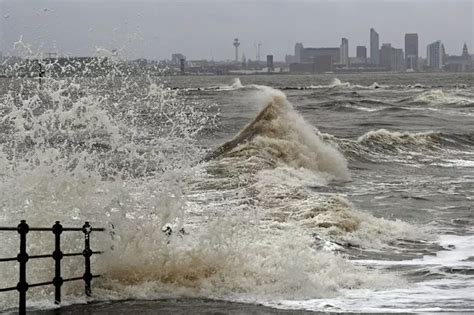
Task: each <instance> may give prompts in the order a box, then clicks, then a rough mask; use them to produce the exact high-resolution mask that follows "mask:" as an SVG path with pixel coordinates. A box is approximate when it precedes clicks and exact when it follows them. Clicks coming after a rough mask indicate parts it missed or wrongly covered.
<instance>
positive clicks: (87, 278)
mask: <svg viewBox="0 0 474 315" xmlns="http://www.w3.org/2000/svg"><path fill="white" fill-rule="evenodd" d="M82 232H83V233H84V250H83V252H82V255H83V256H84V263H85V268H84V275H83V277H82V278H83V279H84V283H85V291H86V295H87V296H91V281H92V273H91V256H92V250H91V247H90V234H91V232H92V227H91V225H90V224H89V222H87V221H86V222H85V224H84V225H83V226H82Z"/></svg>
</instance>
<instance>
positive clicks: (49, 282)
mask: <svg viewBox="0 0 474 315" xmlns="http://www.w3.org/2000/svg"><path fill="white" fill-rule="evenodd" d="M92 278H100V275H92ZM83 279H84V278H83V277H82V276H81V277H74V278H67V279H63V282H70V281H77V280H83ZM51 284H53V281H46V282H38V283H33V284H30V285H28V287H29V288H34V287H40V286H43V285H51ZM14 290H17V287H9V288H0V292H7V291H14Z"/></svg>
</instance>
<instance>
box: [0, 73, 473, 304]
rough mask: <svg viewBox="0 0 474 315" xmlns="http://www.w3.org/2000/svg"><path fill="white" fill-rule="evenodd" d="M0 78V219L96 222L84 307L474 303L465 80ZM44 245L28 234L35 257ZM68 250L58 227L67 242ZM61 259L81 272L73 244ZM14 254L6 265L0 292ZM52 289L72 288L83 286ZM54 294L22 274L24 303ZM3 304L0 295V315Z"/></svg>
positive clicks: (49, 271)
mask: <svg viewBox="0 0 474 315" xmlns="http://www.w3.org/2000/svg"><path fill="white" fill-rule="evenodd" d="M0 89H1V90H0V131H1V133H0V225H1V226H8V225H10V226H16V225H17V224H18V222H19V220H20V219H26V220H27V222H28V223H29V224H30V226H51V225H52V224H53V223H54V221H56V220H60V221H61V222H62V223H63V224H64V225H67V226H81V225H82V223H83V222H84V221H86V220H88V221H91V222H92V224H93V225H95V226H101V227H105V228H106V229H107V232H105V233H97V234H95V235H93V239H92V246H93V248H94V249H97V250H104V251H105V253H104V254H103V255H101V256H98V257H95V258H94V260H93V268H94V272H96V273H100V274H101V275H102V277H101V278H98V279H96V280H94V283H93V293H94V297H93V299H94V300H96V301H116V300H130V299H131V300H154V299H163V298H165V299H166V298H170V299H172V298H193V299H194V298H200V299H215V300H225V301H234V302H244V303H249V304H263V305H265V306H270V307H274V308H279V309H290V310H291V309H300V310H314V311H324V312H438V311H440V312H441V311H443V312H444V311H451V312H474V295H473V293H472V292H474V228H473V225H474V212H473V211H474V209H473V205H474V77H473V76H472V74H446V73H438V74H425V73H423V74H421V73H420V74H416V73H410V74H390V73H376V74H344V75H343V74H341V75H337V77H336V76H335V75H334V74H325V75H317V76H316V75H315V76H302V75H255V76H242V77H240V78H236V77H227V76H203V77H199V76H180V77H156V76H148V75H143V76H138V77H137V76H123V75H122V76H118V75H113V74H110V75H106V76H104V77H100V78H97V77H96V78H94V77H87V78H86V77H69V78H46V79H45V80H44V82H42V84H41V85H40V84H39V83H38V82H37V80H34V79H27V78H14V79H12V78H1V79H0ZM170 231H171V232H170ZM0 233H2V236H1V239H2V241H1V245H2V246H0V257H12V256H15V255H16V254H17V251H18V236H17V235H16V234H12V233H6V232H0ZM3 233H6V234H3ZM53 246H54V242H53V238H52V236H51V235H48V234H47V233H46V234H45V233H38V232H31V233H30V234H29V239H28V252H29V253H30V255H31V254H42V253H49V252H52V250H53V248H54V247H53ZM81 246H82V243H81V241H80V238H78V237H77V235H76V236H75V235H73V234H70V235H69V234H68V235H66V234H65V235H64V245H63V251H65V252H67V251H78V250H82V248H81ZM63 263H64V267H63V272H64V276H77V275H81V274H82V272H83V271H82V269H81V268H82V267H83V266H82V262H81V260H80V258H75V257H66V258H64V260H63ZM17 268H18V267H17V266H16V263H14V262H12V263H2V264H1V265H0V287H6V286H14V285H16V282H17V281H18V280H17V278H16V277H17V273H18V269H17ZM27 276H28V279H29V282H31V283H34V282H41V281H49V280H50V278H51V279H52V277H53V276H54V267H53V264H52V263H51V264H49V263H45V262H44V261H39V260H38V261H35V260H31V261H30V262H28V275H27ZM63 289H64V294H65V296H64V297H63V300H64V301H66V303H67V304H75V303H84V302H85V301H86V300H85V298H84V297H83V287H82V285H81V284H80V283H67V284H65V285H64V288H63ZM52 296H53V292H52V289H51V288H31V289H30V290H29V292H28V301H29V304H28V305H29V306H30V307H33V308H39V309H44V308H46V309H47V308H52V307H54V304H53V303H52V300H53V299H52ZM15 305H16V294H15V293H2V294H0V310H8V309H12V308H13V307H15Z"/></svg>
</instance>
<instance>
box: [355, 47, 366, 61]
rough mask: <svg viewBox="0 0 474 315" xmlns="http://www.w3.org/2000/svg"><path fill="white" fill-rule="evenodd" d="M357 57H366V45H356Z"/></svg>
mask: <svg viewBox="0 0 474 315" xmlns="http://www.w3.org/2000/svg"><path fill="white" fill-rule="evenodd" d="M356 56H357V58H362V59H367V47H365V46H357V55H356Z"/></svg>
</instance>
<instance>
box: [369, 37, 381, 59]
mask: <svg viewBox="0 0 474 315" xmlns="http://www.w3.org/2000/svg"><path fill="white" fill-rule="evenodd" d="M370 63H371V64H373V65H376V66H378V65H380V52H379V33H377V32H376V31H375V30H374V29H373V28H371V29H370Z"/></svg>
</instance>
